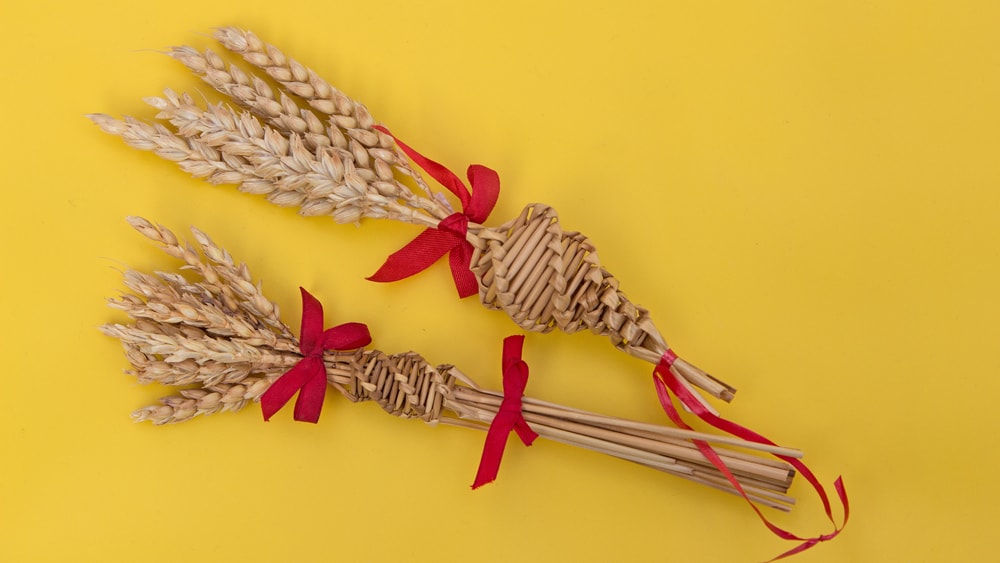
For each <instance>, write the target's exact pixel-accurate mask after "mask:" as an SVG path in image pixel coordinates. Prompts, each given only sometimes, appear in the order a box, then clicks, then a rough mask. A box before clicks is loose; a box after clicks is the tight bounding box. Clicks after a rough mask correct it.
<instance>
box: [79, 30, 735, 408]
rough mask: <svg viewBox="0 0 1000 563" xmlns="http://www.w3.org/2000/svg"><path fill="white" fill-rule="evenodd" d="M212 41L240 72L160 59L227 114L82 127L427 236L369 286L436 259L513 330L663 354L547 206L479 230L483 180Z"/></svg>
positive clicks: (257, 50)
mask: <svg viewBox="0 0 1000 563" xmlns="http://www.w3.org/2000/svg"><path fill="white" fill-rule="evenodd" d="M215 38H216V39H217V40H218V41H219V43H220V44H221V45H222V46H223V47H224V48H225V49H226V50H227V51H229V52H231V53H234V54H236V55H239V56H241V57H242V58H243V60H244V61H246V62H247V63H249V65H250V67H251V69H250V70H244V69H242V68H240V67H239V66H237V65H235V64H233V65H227V64H226V63H225V61H224V60H223V58H222V57H221V56H220V55H219V54H217V53H215V52H213V51H211V50H206V51H199V50H197V49H194V48H192V47H175V48H173V49H172V50H171V51H170V55H171V56H172V57H173V58H175V59H176V60H178V61H180V62H181V63H183V64H184V65H185V66H186V67H187V68H188V69H190V70H191V71H192V72H194V73H195V74H196V75H198V76H200V77H201V78H202V79H203V80H204V81H205V82H207V83H208V84H210V85H211V86H212V87H213V88H215V89H216V90H218V91H219V92H221V93H223V94H225V95H226V96H228V98H229V100H230V101H231V103H232V105H229V104H224V103H219V104H208V105H207V106H201V105H198V104H197V103H196V102H195V101H194V99H193V98H192V96H190V95H188V94H179V93H176V92H174V91H172V90H166V91H165V93H164V95H163V96H162V97H154V98H148V99H147V100H146V101H147V102H148V103H149V104H150V105H152V106H153V107H155V108H156V109H157V110H158V112H159V113H158V114H157V116H156V117H157V119H158V120H159V121H157V122H152V123H151V122H145V121H141V120H138V119H135V118H133V117H124V118H123V119H115V118H113V117H110V116H108V115H104V114H92V115H90V116H89V117H90V118H91V119H92V120H93V121H94V122H96V123H97V124H98V125H99V126H100V127H101V128H102V129H103V130H104V131H106V132H108V133H112V134H115V135H118V136H120V137H121V138H122V139H124V141H125V142H126V143H128V144H129V145H131V146H133V147H135V148H139V149H143V150H149V151H153V152H154V153H156V154H158V155H160V156H161V157H163V158H166V159H168V160H171V161H174V162H176V163H177V164H178V165H179V166H180V167H181V169H183V170H185V171H187V172H189V173H191V174H192V175H194V176H196V177H199V178H204V179H206V180H208V181H209V182H211V183H213V184H238V185H239V188H240V189H241V190H242V191H244V192H248V193H253V194H261V195H265V196H266V197H267V199H268V200H269V201H271V202H272V203H275V204H277V205H282V206H297V207H298V208H299V212H300V213H301V214H302V215H307V216H311V215H330V216H332V217H333V218H334V219H335V220H336V221H338V222H340V223H356V222H358V221H360V220H361V219H364V218H377V219H391V220H396V221H403V222H407V223H412V224H415V225H419V226H422V227H426V228H427V230H426V231H425V232H424V233H422V234H421V237H418V239H419V238H423V239H425V240H423V241H421V242H422V243H423V244H422V245H421V244H419V243H418V241H414V242H415V243H418V244H417V245H416V246H419V247H421V248H410V249H409V250H410V252H408V253H407V252H403V251H401V252H400V253H397V254H396V255H393V256H392V257H390V259H389V260H388V261H387V262H386V265H385V266H384V267H383V269H382V270H380V271H379V272H378V273H377V274H376V275H375V276H373V279H376V280H377V281H393V280H396V279H401V278H402V277H406V276H408V275H412V274H413V273H416V272H417V271H419V270H420V269H422V268H424V267H426V266H429V265H430V263H432V262H434V261H436V260H437V259H438V258H439V257H440V256H441V255H442V254H444V253H449V254H450V256H449V259H450V261H451V266H452V272H453V274H454V275H455V278H456V285H457V287H458V289H459V293H460V295H462V296H463V297H464V296H468V295H472V294H475V293H478V294H479V297H480V299H481V301H482V302H483V304H484V305H486V306H487V307H489V308H491V309H498V310H502V311H504V312H506V313H507V314H508V315H509V316H510V317H511V318H512V319H513V320H514V321H515V322H516V323H517V324H518V326H520V327H521V328H523V329H525V330H529V331H534V332H549V331H552V330H554V329H557V328H558V329H559V330H562V331H566V332H576V331H580V330H584V329H589V330H591V331H593V332H595V333H597V334H601V335H604V336H606V337H608V338H609V339H610V340H611V341H612V343H613V344H614V346H615V347H617V348H618V349H620V350H622V351H624V352H626V353H628V354H631V355H633V356H635V357H638V358H641V359H642V360H645V361H648V362H650V363H652V364H658V363H659V362H660V361H661V359H662V358H663V357H664V354H665V353H666V352H667V351H668V350H669V347H668V345H667V343H666V341H665V340H664V338H663V336H662V334H661V332H660V331H659V329H658V328H657V327H656V326H655V325H654V324H653V321H652V319H651V318H650V315H649V313H648V311H647V310H645V309H643V308H642V307H639V306H637V305H635V304H634V303H632V301H630V300H629V299H628V298H627V297H626V296H625V293H624V292H622V291H621V290H620V289H619V283H618V280H617V279H616V278H615V277H614V276H613V275H611V274H610V273H609V272H608V271H606V270H605V269H603V268H602V267H601V264H600V261H599V260H598V256H597V252H596V249H595V247H594V245H593V243H592V242H591V241H590V240H589V239H588V238H587V237H585V236H583V235H581V234H579V233H577V232H569V231H564V230H563V229H562V227H561V225H560V223H559V219H558V216H557V215H556V212H555V210H553V209H552V208H551V207H548V206H545V205H541V204H532V205H528V206H527V207H525V208H524V210H523V212H522V213H521V214H520V215H519V216H518V217H516V218H514V219H513V220H511V221H509V222H507V223H504V224H502V225H500V226H498V227H487V226H485V225H483V224H482V223H483V222H484V221H485V220H486V219H487V216H488V214H489V211H490V209H491V208H492V206H493V204H494V203H495V201H496V197H497V192H498V191H499V181H498V179H497V177H496V174H495V173H494V172H493V171H491V170H489V169H488V168H485V167H482V166H478V165H473V166H471V167H470V168H469V178H470V182H471V184H472V186H473V189H472V191H471V194H470V192H469V190H468V189H467V188H466V187H465V186H464V185H463V184H462V182H461V181H460V180H459V179H458V178H457V177H456V176H455V175H454V174H452V173H451V172H449V171H448V170H447V169H445V168H444V167H442V166H441V165H439V164H437V163H435V162H433V161H430V160H429V159H426V158H425V157H423V156H422V155H420V154H419V153H417V152H416V151H415V150H413V149H411V148H409V147H408V146H406V145H405V144H404V143H402V142H397V140H396V139H395V138H394V137H393V136H392V135H391V134H390V133H389V132H388V130H387V129H385V128H384V127H382V126H380V125H378V124H377V123H376V121H375V119H374V118H373V117H372V116H371V114H370V113H369V112H368V110H367V109H366V108H365V106H364V105H362V104H361V103H360V102H358V101H356V100H352V99H351V98H349V97H348V96H346V95H345V94H343V93H342V92H341V91H340V90H338V89H336V88H334V87H333V86H331V85H330V84H329V83H328V82H326V81H325V80H323V79H322V78H320V76H319V75H317V74H316V73H315V72H314V71H312V70H310V69H309V68H307V67H305V66H303V65H302V64H300V63H298V62H297V61H295V60H294V59H292V58H290V57H287V56H286V55H285V54H284V53H282V52H281V51H280V50H279V49H277V48H276V47H274V46H272V45H268V44H265V43H264V42H262V41H261V40H260V39H259V38H258V37H257V36H256V35H254V34H253V33H251V32H249V31H243V30H240V29H237V28H234V27H226V28H222V29H219V30H218V31H217V32H216V33H215ZM408 157H409V158H408ZM410 159H412V160H413V161H414V162H416V163H417V164H418V165H420V166H421V167H422V168H424V169H425V171H426V172H427V173H428V174H430V175H431V176H432V177H434V178H435V179H437V180H439V181H440V182H441V183H442V185H444V186H445V187H446V188H447V189H448V190H449V191H451V192H452V193H453V194H455V195H456V196H458V197H459V199H460V201H461V203H462V209H461V210H459V211H458V212H456V211H455V209H454V208H453V207H452V205H451V203H449V201H448V200H447V199H446V198H445V197H444V195H443V193H442V192H440V191H435V190H434V189H432V188H431V187H430V186H429V185H428V183H427V182H426V181H425V180H424V178H423V177H422V176H421V174H420V173H419V172H418V171H417V170H416V169H415V168H414V167H413V165H412V164H411V162H410ZM406 179H409V180H406ZM411 183H412V184H414V185H415V186H417V187H416V188H411V187H410V184H411ZM429 248H430V251H429V252H428V249H429ZM404 250H407V249H404ZM421 251H423V253H422V254H421ZM407 259H409V263H406V262H407ZM473 276H474V277H473ZM672 369H673V371H674V372H675V373H677V374H678V375H679V376H680V381H682V382H683V384H684V385H686V386H688V387H689V388H690V386H691V385H693V386H697V387H700V388H701V389H703V390H705V391H706V392H708V393H709V394H710V395H712V396H714V397H717V398H721V399H723V400H726V401H729V400H731V399H732V397H733V393H734V392H735V389H733V388H732V387H730V386H729V385H727V384H725V383H723V382H721V381H719V380H717V379H715V378H713V377H711V376H709V375H708V374H706V373H705V372H704V371H702V370H700V369H698V368H697V367H695V366H693V365H692V364H690V363H688V362H686V361H684V360H682V359H679V358H677V359H676V360H675V361H674V362H673V364H672ZM695 396H697V398H698V400H699V402H701V403H702V405H703V406H704V407H705V408H708V409H711V407H710V406H709V405H708V403H706V402H704V401H703V400H702V399H701V396H700V395H697V394H695Z"/></svg>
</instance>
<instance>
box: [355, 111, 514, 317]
mask: <svg viewBox="0 0 1000 563" xmlns="http://www.w3.org/2000/svg"><path fill="white" fill-rule="evenodd" d="M375 129H378V130H379V131H381V132H383V133H385V134H386V135H389V136H390V137H392V138H393V139H395V140H396V144H397V145H399V148H400V149H402V151H403V152H404V153H406V155H407V156H409V157H410V159H411V160H413V162H415V163H416V164H417V165H418V166H420V167H421V168H423V169H424V170H425V171H426V172H427V173H428V174H430V175H431V177H433V178H434V179H435V180H437V181H438V182H440V183H441V185H442V186H444V187H446V188H448V191H450V192H451V193H453V194H455V195H456V196H457V197H458V199H459V201H460V202H461V203H462V212H461V213H453V214H451V215H449V216H447V217H445V218H444V219H442V220H441V222H440V223H439V224H438V226H437V228H427V229H426V230H424V231H423V232H422V233H420V234H419V235H417V237H416V238H415V239H413V240H412V241H410V242H409V243H408V244H407V245H406V246H404V247H403V248H401V249H399V250H397V251H396V252H395V253H393V254H392V255H390V256H389V257H388V258H387V259H386V261H385V263H384V264H382V266H381V267H380V268H379V269H378V271H377V272H375V273H374V274H373V275H372V276H371V277H369V278H368V279H369V280H371V281H376V282H393V281H399V280H401V279H404V278H408V277H410V276H412V275H414V274H417V273H419V272H422V271H423V270H426V269H427V268H428V267H430V265H431V264H433V263H435V262H437V261H438V260H439V259H440V258H441V257H442V256H444V255H445V254H448V262H449V264H450V265H451V276H452V278H453V279H454V280H455V288H456V289H458V295H459V297H461V298H463V299H464V298H466V297H469V296H470V295H475V294H476V293H478V292H479V282H478V281H477V280H476V276H475V275H474V274H473V273H472V270H470V269H469V266H470V264H471V263H472V244H470V243H469V241H467V240H466V239H465V235H466V233H467V232H468V231H469V221H473V222H475V223H482V222H483V221H485V220H486V218H487V217H489V215H490V211H492V210H493V206H494V205H496V202H497V198H498V197H499V196H500V176H499V175H497V173H496V171H494V170H492V169H490V168H487V167H485V166H482V165H480V164H473V165H471V166H469V170H468V173H467V175H468V177H469V184H470V185H471V186H472V191H471V193H470V191H469V189H468V188H466V187H465V184H463V183H462V180H460V179H459V178H458V176H456V175H455V173H454V172H452V171H451V170H448V169H447V168H445V167H444V166H443V165H441V164H438V163H437V162H434V161H433V160H431V159H429V158H427V157H425V156H424V155H422V154H420V153H418V152H417V151H415V150H413V149H412V148H410V147H409V146H407V145H406V144H405V143H403V142H402V141H400V140H399V139H397V138H396V137H395V136H393V134H392V133H390V132H389V130H388V129H386V128H385V127H382V126H380V125H376V126H375Z"/></svg>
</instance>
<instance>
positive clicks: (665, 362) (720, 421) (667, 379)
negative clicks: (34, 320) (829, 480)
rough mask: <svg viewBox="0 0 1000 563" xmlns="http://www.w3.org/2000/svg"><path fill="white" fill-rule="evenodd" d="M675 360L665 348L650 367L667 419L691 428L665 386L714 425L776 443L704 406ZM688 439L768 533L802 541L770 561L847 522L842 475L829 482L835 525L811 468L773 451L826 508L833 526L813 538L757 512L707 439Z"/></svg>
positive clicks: (820, 539) (827, 537) (801, 548)
mask: <svg viewBox="0 0 1000 563" xmlns="http://www.w3.org/2000/svg"><path fill="white" fill-rule="evenodd" d="M676 360H677V355H676V354H674V352H673V351H672V350H669V349H668V350H667V351H666V352H664V353H663V357H661V358H660V362H659V364H658V365H657V366H656V368H655V369H654V370H653V383H654V385H655V386H656V395H657V397H658V398H659V400H660V404H661V405H663V410H664V411H666V413H667V416H668V417H670V420H671V421H673V423H674V424H676V425H677V426H679V427H681V428H684V429H687V430H690V429H691V427H690V426H688V425H687V424H686V423H685V422H684V420H683V419H681V416H680V413H678V412H677V409H676V408H675V407H674V403H673V399H672V398H671V396H670V392H668V391H667V389H668V388H669V390H670V391H672V392H673V393H674V394H675V395H677V397H678V398H679V399H680V400H681V403H683V404H684V406H685V407H687V408H688V409H689V410H690V411H691V412H692V413H694V414H695V415H696V416H698V418H700V419H702V420H703V421H705V422H707V423H709V424H711V425H712V426H714V427H715V428H718V429H719V430H722V431H724V432H727V433H729V434H732V435H733V436H736V437H738V438H742V439H744V440H747V441H750V442H756V443H759V444H768V445H771V446H776V445H777V444H775V443H774V442H772V441H771V440H769V439H767V438H765V437H764V436H762V435H760V434H758V433H756V432H754V431H753V430H750V429H748V428H746V427H744V426H741V425H739V424H736V423H735V422H731V421H729V420H726V419H724V418H721V417H719V416H717V415H715V414H714V413H712V412H710V411H709V410H708V409H706V408H705V407H704V406H703V405H702V404H701V402H700V401H699V400H698V399H697V397H695V396H694V394H693V393H692V392H691V391H690V390H689V389H688V388H687V387H685V386H684V385H683V384H682V383H681V382H680V381H679V380H678V379H677V376H676V375H675V374H674V373H673V371H671V369H670V366H671V365H673V363H674V362H675V361H676ZM692 441H693V442H694V444H695V445H696V446H697V447H698V449H699V450H700V451H701V453H702V455H704V456H705V458H706V459H708V461H710V462H711V463H712V465H714V466H715V467H716V469H718V470H719V471H721V472H722V474H723V475H725V476H726V479H727V480H728V481H729V483H730V484H732V485H733V487H734V488H735V489H736V490H737V491H738V492H739V493H740V495H741V496H742V497H743V498H744V500H746V501H747V502H748V503H749V504H750V507H751V508H753V510H754V512H756V513H757V516H758V517H759V518H760V520H761V521H762V522H763V523H764V525H765V526H767V528H768V529H769V530H771V532H772V533H774V535H776V536H778V537H779V538H781V539H785V540H789V541H798V542H802V543H800V544H799V545H798V546H796V547H794V548H792V549H790V550H788V551H786V552H784V553H782V554H781V555H779V556H777V557H775V558H774V559H771V561H777V560H778V559H784V558H785V557H789V556H792V555H795V554H796V553H801V552H803V551H805V550H807V549H809V548H811V547H813V546H815V545H816V544H818V543H821V542H825V541H829V540H832V539H833V538H835V537H837V535H838V534H840V531H841V530H843V529H844V526H846V525H847V519H848V517H849V516H850V512H851V509H850V504H849V503H848V500H847V490H846V489H845V488H844V480H843V477H837V480H836V481H834V483H833V486H834V488H835V489H836V491H837V497H838V498H839V499H840V503H841V506H843V507H844V519H843V521H842V522H841V524H840V525H837V522H836V520H834V518H833V511H832V509H831V507H830V498H829V496H828V495H827V493H826V490H825V489H824V488H823V485H821V484H820V482H819V479H817V478H816V476H815V475H814V474H813V472H812V471H811V470H810V469H809V468H808V467H807V466H806V465H805V464H804V463H802V461H801V460H799V459H796V458H794V457H788V456H784V455H778V454H775V457H777V458H779V459H781V460H784V461H786V462H788V463H789V464H790V465H791V466H792V467H794V468H795V470H796V471H798V472H799V473H800V474H801V475H802V476H803V477H804V478H805V479H806V480H807V481H809V484H810V485H812V487H813V489H814V490H815V491H816V494H818V495H819V498H820V500H822V501H823V509H824V511H825V512H826V517H827V518H829V520H830V522H831V523H832V524H833V527H834V530H833V531H832V532H830V533H829V534H823V535H820V536H817V537H814V538H801V537H799V536H797V535H795V534H792V533H791V532H788V531H786V530H784V529H782V528H779V527H778V526H776V525H774V524H773V523H771V521H770V520H768V519H767V518H766V517H765V516H764V513H763V512H761V510H760V508H758V507H757V505H755V504H754V503H753V501H751V500H750V498H749V497H748V496H747V494H746V491H744V490H743V486H742V485H740V482H739V481H737V480H736V477H734V476H733V474H732V472H730V471H729V468H727V467H726V465H725V463H723V461H722V458H720V457H719V454H718V453H716V451H715V450H714V449H712V446H710V445H708V443H707V442H705V441H703V440H692Z"/></svg>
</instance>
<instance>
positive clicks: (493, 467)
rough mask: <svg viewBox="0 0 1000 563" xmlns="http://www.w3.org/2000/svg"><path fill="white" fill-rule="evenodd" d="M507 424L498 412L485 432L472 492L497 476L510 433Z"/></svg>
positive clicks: (494, 479) (505, 418) (502, 414)
mask: <svg viewBox="0 0 1000 563" xmlns="http://www.w3.org/2000/svg"><path fill="white" fill-rule="evenodd" d="M509 422H510V421H508V420H507V417H506V416H504V413H499V412H498V413H497V414H496V416H494V417H493V422H492V423H491V424H490V429H489V430H488V431H487V432H486V441H485V443H484V444H483V455H482V457H481V458H480V459H479V469H478V470H477V471H476V479H475V481H473V483H472V489H473V490H475V489H478V488H479V487H482V486H483V485H485V484H487V483H492V482H493V481H496V479H497V474H498V473H500V462H501V461H503V452H504V449H505V448H506V447H507V435H508V433H509V432H510V426H509Z"/></svg>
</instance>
